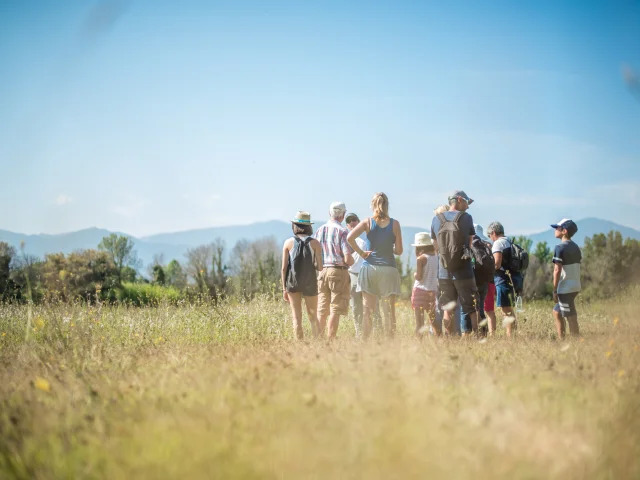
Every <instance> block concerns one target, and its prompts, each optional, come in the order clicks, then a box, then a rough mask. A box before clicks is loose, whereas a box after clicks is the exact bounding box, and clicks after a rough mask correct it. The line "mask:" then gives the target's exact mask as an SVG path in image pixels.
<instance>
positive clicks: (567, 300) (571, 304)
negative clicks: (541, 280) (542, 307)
mask: <svg viewBox="0 0 640 480" xmlns="http://www.w3.org/2000/svg"><path fill="white" fill-rule="evenodd" d="M578 293H579V292H575V293H559V294H558V303H556V305H555V306H554V307H553V309H554V310H555V311H556V312H558V313H559V314H560V315H561V316H562V318H566V317H574V316H576V315H578V311H577V310H576V297H577V296H578Z"/></svg>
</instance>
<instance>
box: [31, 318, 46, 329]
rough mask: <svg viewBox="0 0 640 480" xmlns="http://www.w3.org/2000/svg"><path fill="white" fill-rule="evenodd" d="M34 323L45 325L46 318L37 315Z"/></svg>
mask: <svg viewBox="0 0 640 480" xmlns="http://www.w3.org/2000/svg"><path fill="white" fill-rule="evenodd" d="M33 323H35V324H36V327H38V328H42V327H44V320H43V319H42V317H36V319H35V320H34V322H33Z"/></svg>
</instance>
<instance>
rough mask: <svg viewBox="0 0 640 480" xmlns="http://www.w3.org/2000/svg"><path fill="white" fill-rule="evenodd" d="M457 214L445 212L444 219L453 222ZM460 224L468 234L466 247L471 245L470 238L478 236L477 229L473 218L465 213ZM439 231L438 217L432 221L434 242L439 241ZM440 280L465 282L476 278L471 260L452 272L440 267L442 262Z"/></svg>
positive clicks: (459, 221) (439, 270)
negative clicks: (474, 226)
mask: <svg viewBox="0 0 640 480" xmlns="http://www.w3.org/2000/svg"><path fill="white" fill-rule="evenodd" d="M457 214H458V212H456V211H453V212H451V211H449V212H444V218H446V219H447V220H449V221H452V220H453V219H454V218H455V217H456V215H457ZM458 224H459V225H460V230H462V231H463V232H466V233H467V235H468V236H467V237H466V239H467V243H466V245H469V243H468V241H469V236H471V235H475V234H476V230H475V228H473V217H471V215H469V214H468V213H466V212H465V213H463V214H462V216H461V217H460V219H459V220H458ZM438 230H440V219H439V218H438V217H437V216H436V217H433V220H432V221H431V239H432V240H434V241H437V240H438V238H437V237H438ZM438 278H441V279H448V280H465V279H468V278H474V275H473V265H472V264H471V258H469V259H468V260H464V263H463V265H462V267H461V268H460V269H458V270H455V271H452V272H449V271H447V269H446V268H444V267H443V266H442V265H440V262H438Z"/></svg>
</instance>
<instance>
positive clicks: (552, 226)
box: [551, 224, 562, 228]
mask: <svg viewBox="0 0 640 480" xmlns="http://www.w3.org/2000/svg"><path fill="white" fill-rule="evenodd" d="M558 227H562V225H557V224H556V225H551V228H558Z"/></svg>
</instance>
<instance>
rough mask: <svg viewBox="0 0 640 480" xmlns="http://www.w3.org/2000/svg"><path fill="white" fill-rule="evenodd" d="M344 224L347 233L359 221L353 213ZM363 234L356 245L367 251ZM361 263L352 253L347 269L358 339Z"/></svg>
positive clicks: (356, 255)
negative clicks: (350, 262) (351, 261)
mask: <svg viewBox="0 0 640 480" xmlns="http://www.w3.org/2000/svg"><path fill="white" fill-rule="evenodd" d="M345 223H346V224H347V229H348V230H349V231H351V230H353V229H354V228H356V227H357V226H358V224H359V223H360V219H359V218H358V215H356V214H355V213H350V214H349V215H347V218H346V219H345ZM364 235H365V234H364V233H363V234H362V235H360V236H359V237H358V238H356V244H357V245H358V246H359V247H360V248H361V249H362V250H368V248H366V240H365V239H364V238H363V237H364ZM362 262H364V258H362V257H361V256H360V255H358V253H357V252H354V253H353V265H351V266H350V267H349V277H350V279H351V311H352V312H353V326H354V327H355V330H356V337H360V335H361V333H362V314H363V311H364V310H363V308H364V307H363V304H362V292H358V291H357V290H358V288H357V287H358V274H359V273H360V269H361V268H362Z"/></svg>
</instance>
